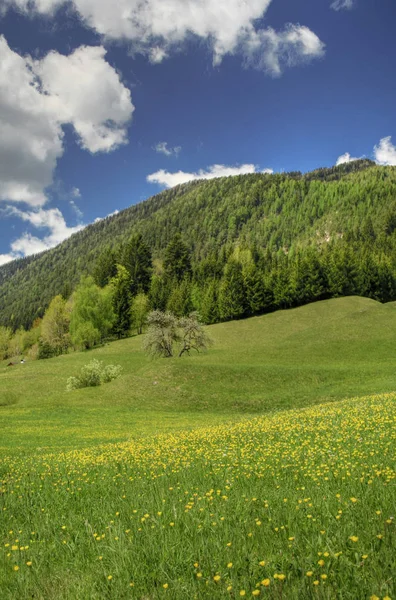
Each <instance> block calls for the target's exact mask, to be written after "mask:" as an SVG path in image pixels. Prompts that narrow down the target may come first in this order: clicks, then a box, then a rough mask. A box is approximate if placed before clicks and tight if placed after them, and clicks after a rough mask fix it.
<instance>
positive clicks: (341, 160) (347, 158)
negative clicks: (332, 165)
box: [336, 152, 360, 167]
mask: <svg viewBox="0 0 396 600" xmlns="http://www.w3.org/2000/svg"><path fill="white" fill-rule="evenodd" d="M355 160H360V158H354V157H353V156H351V155H350V154H349V152H345V154H342V155H341V156H339V157H338V158H337V162H336V167H338V166H339V165H343V164H345V163H350V162H354V161H355Z"/></svg>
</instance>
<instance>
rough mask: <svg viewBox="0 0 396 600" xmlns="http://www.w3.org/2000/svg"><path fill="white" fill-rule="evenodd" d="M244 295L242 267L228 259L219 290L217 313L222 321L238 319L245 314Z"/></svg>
mask: <svg viewBox="0 0 396 600" xmlns="http://www.w3.org/2000/svg"><path fill="white" fill-rule="evenodd" d="M246 308H247V307H246V293H245V284H244V281H243V274H242V265H241V264H240V263H239V262H237V261H235V260H233V259H230V260H229V262H228V263H227V265H226V267H225V269H224V276H223V278H222V280H221V284H220V288H219V312H220V318H221V319H223V320H231V319H238V318H240V317H242V316H243V315H244V314H245V312H246Z"/></svg>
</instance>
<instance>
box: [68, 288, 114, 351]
mask: <svg viewBox="0 0 396 600" xmlns="http://www.w3.org/2000/svg"><path fill="white" fill-rule="evenodd" d="M111 292H112V291H111V287H107V288H104V289H100V288H99V287H98V286H97V285H96V284H95V282H94V280H93V279H92V277H86V278H83V279H82V280H81V282H80V284H79V286H78V287H77V289H76V291H75V293H74V295H73V305H72V306H73V307H72V313H71V318H70V335H71V339H72V341H73V344H75V345H76V346H77V347H80V348H85V349H88V348H92V347H93V346H96V345H97V344H98V343H100V342H102V341H103V340H104V339H105V338H106V336H107V335H108V334H109V332H110V330H111V328H112V326H113V323H114V319H115V316H114V310H113V306H112V293H111Z"/></svg>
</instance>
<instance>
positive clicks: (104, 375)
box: [66, 359, 122, 392]
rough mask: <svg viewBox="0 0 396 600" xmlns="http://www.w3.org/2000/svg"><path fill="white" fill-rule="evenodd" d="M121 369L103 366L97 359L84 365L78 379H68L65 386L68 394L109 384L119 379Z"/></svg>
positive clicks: (119, 367)
mask: <svg viewBox="0 0 396 600" xmlns="http://www.w3.org/2000/svg"><path fill="white" fill-rule="evenodd" d="M121 371H122V367H121V366H120V365H118V366H116V365H106V366H104V365H103V362H102V361H100V360H97V359H94V360H92V361H91V362H90V363H88V364H87V365H85V366H84V367H83V368H82V369H81V371H80V374H79V375H78V377H69V379H68V380H67V384H66V389H67V391H68V392H71V391H72V390H77V389H81V388H87V387H97V386H98V385H101V384H102V383H109V382H110V381H113V380H114V379H118V377H120V375H121Z"/></svg>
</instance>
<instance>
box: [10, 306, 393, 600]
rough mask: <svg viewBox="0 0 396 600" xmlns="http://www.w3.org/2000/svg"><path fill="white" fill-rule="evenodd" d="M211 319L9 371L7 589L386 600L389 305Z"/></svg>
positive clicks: (389, 589)
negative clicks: (178, 337)
mask: <svg viewBox="0 0 396 600" xmlns="http://www.w3.org/2000/svg"><path fill="white" fill-rule="evenodd" d="M209 332H210V335H211V336H212V338H213V340H214V342H215V344H214V346H213V348H212V349H211V350H210V351H209V352H208V353H207V354H203V355H199V356H191V357H183V358H182V359H178V358H174V359H168V360H164V359H160V360H150V359H148V358H147V357H145V356H144V354H143V353H142V352H141V338H132V339H129V340H123V341H120V342H114V343H112V344H109V345H107V346H105V347H103V348H100V349H98V350H95V351H92V352H89V353H75V354H70V355H67V356H63V357H60V358H56V359H51V360H47V361H38V362H27V363H26V364H25V365H16V366H14V367H7V366H6V364H3V365H1V366H0V427H1V437H0V484H1V487H0V511H1V512H0V514H1V519H0V544H1V546H0V547H1V550H0V590H1V595H0V596H1V598H2V599H3V598H4V599H7V600H8V599H14V598H35V599H40V600H41V599H42V600H47V599H48V600H52V599H55V598H56V599H60V600H66V599H67V600H69V599H73V600H85V599H87V600H88V599H96V598H97V599H102V598H103V599H107V598H108V599H114V600H118V599H124V598H125V599H127V598H128V599H129V598H130V599H139V600H143V599H144V600H148V599H157V598H170V599H175V600H178V599H180V600H181V599H185V598H198V599H200V598H208V599H211V598H214V599H216V598H241V597H244V596H245V597H252V598H253V597H263V598H272V599H276V600H278V599H288V598H290V599H292V598H293V599H294V598H295V599H305V598H307V599H311V598H318V599H333V598H340V599H350V600H359V599H360V598H361V599H364V598H367V599H369V598H372V599H373V600H375V599H376V598H380V599H381V600H382V599H384V598H391V599H393V600H394V599H395V598H396V594H395V580H394V578H395V573H396V537H395V519H394V517H395V516H396V515H395V510H396V501H395V498H396V489H395V485H396V478H395V441H396V432H395V424H396V420H395V405H396V403H395V401H396V394H393V393H392V392H393V391H394V390H396V369H395V362H396V361H395V355H396V343H395V342H396V306H395V305H394V304H388V305H380V304H378V303H376V302H374V301H372V300H367V299H362V298H346V299H337V300H331V301H326V302H319V303H316V304H312V305H309V306H305V307H302V308H298V309H295V310H289V311H284V312H278V313H274V314H270V315H266V316H263V317H258V318H252V319H249V320H246V321H240V322H234V323H225V324H221V325H215V326H212V327H210V328H209ZM91 358H99V359H101V360H103V361H104V362H105V363H106V364H109V363H112V364H120V365H122V367H123V375H122V377H121V378H120V379H118V380H116V381H113V382H112V383H109V384H106V385H103V386H101V387H100V388H91V389H84V390H76V391H74V392H66V380H67V378H68V377H69V376H70V375H75V374H77V372H78V371H79V369H80V368H81V366H83V365H84V364H86V363H87V362H88V361H89V360H90V359H91Z"/></svg>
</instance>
